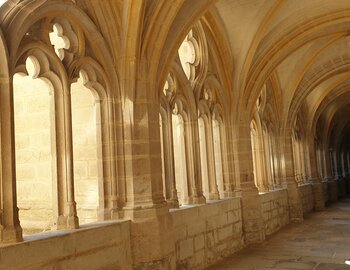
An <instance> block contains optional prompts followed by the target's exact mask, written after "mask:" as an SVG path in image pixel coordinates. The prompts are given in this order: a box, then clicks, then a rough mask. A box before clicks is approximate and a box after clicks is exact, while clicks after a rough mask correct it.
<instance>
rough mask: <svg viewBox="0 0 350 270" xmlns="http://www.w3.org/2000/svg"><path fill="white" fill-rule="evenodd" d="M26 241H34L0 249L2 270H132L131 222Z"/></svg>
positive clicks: (50, 234) (61, 232) (48, 235)
mask: <svg viewBox="0 0 350 270" xmlns="http://www.w3.org/2000/svg"><path fill="white" fill-rule="evenodd" d="M27 240H33V241H26V242H23V243H19V244H14V245H9V246H4V247H1V253H0V269H11V270H39V269H40V270H48V269H62V270H111V269H116V270H128V269H132V267H131V265H132V259H131V248H130V222H129V221H123V222H109V223H104V224H103V225H99V226H98V227H93V226H92V225H90V226H89V227H85V228H82V229H79V230H75V231H56V232H48V233H45V234H40V235H36V236H29V237H27Z"/></svg>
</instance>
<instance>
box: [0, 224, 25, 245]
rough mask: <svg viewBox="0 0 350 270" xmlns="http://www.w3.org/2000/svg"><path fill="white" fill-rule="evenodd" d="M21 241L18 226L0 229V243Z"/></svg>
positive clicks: (20, 231)
mask: <svg viewBox="0 0 350 270" xmlns="http://www.w3.org/2000/svg"><path fill="white" fill-rule="evenodd" d="M22 241H23V236H22V228H21V226H20V225H18V226H16V227H9V226H7V227H2V226H1V227H0V243H17V242H22Z"/></svg>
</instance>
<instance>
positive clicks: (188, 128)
mask: <svg viewBox="0 0 350 270" xmlns="http://www.w3.org/2000/svg"><path fill="white" fill-rule="evenodd" d="M193 117H194V116H193ZM197 138H199V134H198V120H197V119H191V117H190V119H189V121H186V122H185V140H186V154H187V157H188V163H187V166H188V167H187V171H188V174H187V175H188V176H187V179H188V181H189V201H188V203H189V204H204V203H205V197H204V196H203V190H202V172H201V165H200V164H201V163H200V147H199V140H198V139H197Z"/></svg>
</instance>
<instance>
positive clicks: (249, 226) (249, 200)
mask: <svg viewBox="0 0 350 270" xmlns="http://www.w3.org/2000/svg"><path fill="white" fill-rule="evenodd" d="M235 133H236V134H235V135H236V141H235V143H234V147H235V148H236V149H237V154H238V157H237V160H236V162H238V166H239V179H240V188H241V196H242V219H243V231H244V238H245V242H246V243H247V244H250V243H256V242H261V241H263V240H264V239H265V229H264V223H263V218H262V208H261V204H260V197H259V192H258V189H257V188H256V187H255V184H254V173H253V156H252V147H251V140H250V126H249V122H248V121H246V123H244V122H241V123H240V125H239V126H238V127H237V128H236V130H235Z"/></svg>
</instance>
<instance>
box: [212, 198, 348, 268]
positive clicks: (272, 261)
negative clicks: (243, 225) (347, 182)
mask: <svg viewBox="0 0 350 270" xmlns="http://www.w3.org/2000/svg"><path fill="white" fill-rule="evenodd" d="M346 259H350V198H347V199H344V200H342V201H340V202H338V203H336V204H334V205H332V206H330V207H328V208H326V209H325V210H324V211H321V212H315V213H312V214H310V215H309V216H308V217H306V218H305V221H304V222H303V223H301V224H290V225H288V226H286V227H285V228H283V229H282V230H280V231H279V232H277V233H276V234H274V235H272V236H270V237H269V238H268V239H267V240H266V241H264V242H263V243H260V244H256V245H251V246H249V247H247V248H245V249H244V250H241V251H240V252H238V253H236V254H233V255H231V256H230V257H228V258H226V259H225V260H223V261H221V262H219V263H218V264H216V265H214V266H212V267H210V268H208V270H227V269H237V270H268V269H279V270H297V269H305V270H309V269H310V270H346V269H349V270H350V266H348V265H345V264H344V262H345V260H346Z"/></svg>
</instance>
